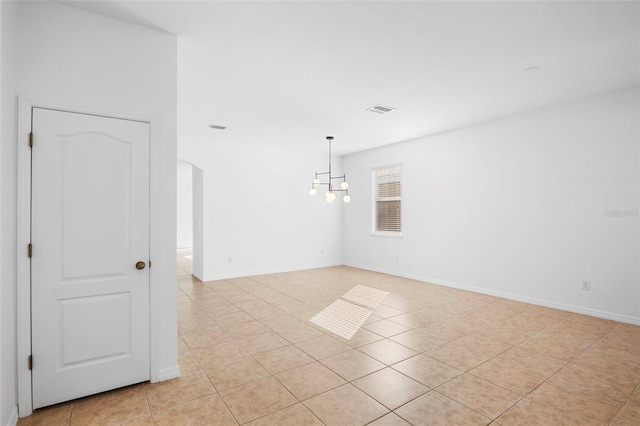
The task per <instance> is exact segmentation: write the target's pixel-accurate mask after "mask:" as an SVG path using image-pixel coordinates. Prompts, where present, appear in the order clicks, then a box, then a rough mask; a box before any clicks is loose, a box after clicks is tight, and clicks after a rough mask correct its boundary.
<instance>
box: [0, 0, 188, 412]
mask: <svg viewBox="0 0 640 426" xmlns="http://www.w3.org/2000/svg"><path fill="white" fill-rule="evenodd" d="M2 7H3V16H2V18H3V26H2V27H3V28H2V35H3V37H2V42H3V45H2V59H3V65H2V66H3V73H2V80H3V90H2V102H3V108H2V123H3V129H2V141H1V145H0V148H1V152H2V176H3V178H2V193H1V200H2V219H1V220H2V222H1V232H2V257H1V262H2V263H1V264H2V269H1V270H2V287H1V289H0V290H1V294H2V300H3V310H2V314H3V318H2V332H3V335H2V342H3V347H2V362H3V364H2V389H3V393H2V418H0V424H6V421H7V420H8V411H9V410H12V407H15V405H16V402H17V398H16V381H15V362H16V361H15V353H16V344H15V320H16V307H15V285H16V140H17V139H18V138H17V137H16V136H17V135H16V130H15V124H14V123H15V122H16V102H17V96H21V97H23V98H26V99H28V100H30V101H34V102H44V103H52V104H58V105H64V106H69V107H73V108H84V109H91V110H98V111H103V112H107V113H109V112H110V113H117V114H127V115H136V116H145V117H153V118H155V119H157V121H158V123H159V125H158V127H157V128H156V129H154V130H153V132H155V136H153V137H152V141H157V142H159V149H158V152H159V158H155V159H152V169H153V171H152V175H153V174H154V173H155V174H156V175H157V176H158V179H157V182H155V184H156V185H157V187H158V188H160V190H159V191H160V192H159V194H158V195H159V199H158V200H157V202H156V205H153V206H152V209H153V210H154V211H155V212H156V213H155V214H156V215H157V216H155V217H154V220H157V221H158V228H159V229H160V230H162V232H161V233H160V235H158V238H159V243H158V246H157V247H158V250H159V253H158V254H157V256H156V258H154V263H153V268H154V273H155V274H156V276H157V277H160V278H159V280H158V281H157V284H159V286H160V288H159V289H158V294H159V296H158V298H157V299H156V300H153V301H152V304H154V305H155V306H156V307H157V308H158V311H159V312H162V313H163V314H162V317H161V318H160V319H159V322H160V327H159V328H160V330H161V331H160V332H159V333H157V334H155V335H153V336H152V342H153V344H154V345H155V348H156V352H157V353H158V354H159V355H160V356H159V358H158V359H156V361H157V363H156V365H155V366H154V367H155V373H154V372H153V371H152V377H153V376H154V375H155V377H156V378H157V377H158V376H160V377H162V375H163V374H164V375H167V376H169V375H171V374H172V372H177V359H176V312H175V310H176V305H175V297H176V296H175V291H176V290H175V277H176V270H175V247H176V234H175V226H176V225H175V224H176V198H175V197H176V195H175V193H176V192H175V191H176V167H175V166H176V158H177V157H176V116H177V113H176V105H177V100H176V84H177V64H176V61H177V52H176V46H177V43H176V38H175V37H174V36H172V35H169V34H165V33H159V32H156V31H152V30H149V29H146V28H141V27H137V26H135V25H131V24H127V23H124V22H120V21H116V20H113V19H109V18H106V17H102V16H98V15H94V14H91V13H87V12H83V11H79V10H76V9H73V8H70V7H67V6H64V5H60V4H56V3H51V2H19V3H17V4H13V3H10V4H9V5H5V2H2ZM8 10H11V11H12V12H11V13H12V14H11V15H10V16H7V14H6V13H7V11H8ZM14 11H15V12H14ZM7 19H10V20H11V23H12V24H13V28H12V29H11V30H10V31H9V30H7V31H5V23H6V20H7ZM7 34H9V36H10V37H11V38H12V39H13V40H12V45H11V46H15V49H14V48H13V47H9V48H8V49H6V48H7V46H6V43H5V42H6V41H7V40H6V39H7ZM8 57H11V59H12V60H11V63H10V71H11V72H13V73H15V79H14V80H11V81H8V82H7V84H4V83H5V71H6V69H7V68H8V67H9V65H7V62H6V60H7V58H8ZM7 123H8V124H9V125H10V126H11V128H5V125H6V124H7ZM20 136H22V137H21V138H20V139H21V140H22V139H24V138H23V136H24V135H20ZM5 300H9V301H10V302H9V303H4V301H5ZM7 342H8V344H6V345H5V343H7ZM154 367H152V368H154Z"/></svg>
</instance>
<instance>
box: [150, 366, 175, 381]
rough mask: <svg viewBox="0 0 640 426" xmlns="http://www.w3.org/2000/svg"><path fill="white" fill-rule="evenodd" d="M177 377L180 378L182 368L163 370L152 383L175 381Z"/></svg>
mask: <svg viewBox="0 0 640 426" xmlns="http://www.w3.org/2000/svg"><path fill="white" fill-rule="evenodd" d="M176 377H180V368H178V366H177V365H176V366H175V367H171V368H163V369H162V370H160V371H159V372H158V376H157V377H155V378H154V380H152V383H157V382H164V381H165V380H171V379H175V378H176Z"/></svg>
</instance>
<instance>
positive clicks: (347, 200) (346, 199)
mask: <svg viewBox="0 0 640 426" xmlns="http://www.w3.org/2000/svg"><path fill="white" fill-rule="evenodd" d="M342 201H344V202H345V203H349V202H351V196H350V195H345V196H344V197H342Z"/></svg>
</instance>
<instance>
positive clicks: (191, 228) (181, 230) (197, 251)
mask: <svg viewBox="0 0 640 426" xmlns="http://www.w3.org/2000/svg"><path fill="white" fill-rule="evenodd" d="M202 175H203V173H202V170H201V169H200V168H198V167H197V166H195V165H193V164H191V163H189V162H187V161H184V160H178V164H177V180H178V181H177V191H176V196H177V200H176V201H177V215H176V216H177V226H176V228H177V235H176V251H177V253H176V254H177V256H178V279H181V278H187V277H191V275H193V276H195V277H196V278H198V279H202V277H203V270H202V268H203V264H202V258H203V244H202V240H203V229H202V214H203V191H202Z"/></svg>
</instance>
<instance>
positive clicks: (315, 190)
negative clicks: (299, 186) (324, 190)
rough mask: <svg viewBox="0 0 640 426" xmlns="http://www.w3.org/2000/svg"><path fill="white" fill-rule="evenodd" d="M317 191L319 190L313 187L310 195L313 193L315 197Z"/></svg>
mask: <svg viewBox="0 0 640 426" xmlns="http://www.w3.org/2000/svg"><path fill="white" fill-rule="evenodd" d="M317 193H318V190H317V189H315V188H311V189H310V190H309V195H311V196H312V197H314V196H315V195H316V194H317Z"/></svg>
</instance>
